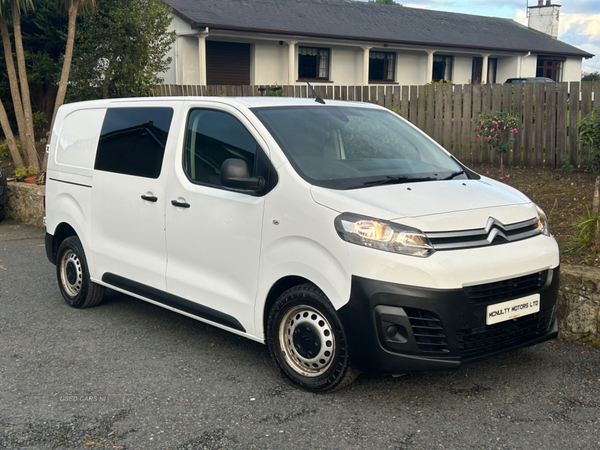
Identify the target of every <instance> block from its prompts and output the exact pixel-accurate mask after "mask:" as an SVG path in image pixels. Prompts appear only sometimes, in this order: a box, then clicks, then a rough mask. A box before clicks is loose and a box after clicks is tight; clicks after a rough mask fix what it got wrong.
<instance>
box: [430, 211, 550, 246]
mask: <svg viewBox="0 0 600 450" xmlns="http://www.w3.org/2000/svg"><path fill="white" fill-rule="evenodd" d="M425 234H426V235H427V237H428V238H429V241H430V242H431V245H433V248H435V249H436V250H437V251H439V250H458V249H464V248H476V247H485V246H487V245H498V244H506V243H508V242H515V241H519V240H521V239H527V238H530V237H534V236H538V235H539V234H540V229H539V228H538V219H537V217H534V218H532V219H529V220H525V221H523V222H517V223H512V224H509V225H504V224H503V223H501V222H499V221H498V220H496V219H494V218H493V217H490V218H489V219H488V221H487V224H486V226H485V227H484V228H478V229H474V230H462V231H434V232H426V233H425Z"/></svg>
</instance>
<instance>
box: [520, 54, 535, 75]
mask: <svg viewBox="0 0 600 450" xmlns="http://www.w3.org/2000/svg"><path fill="white" fill-rule="evenodd" d="M521 61H522V62H521V74H520V75H519V77H520V78H526V77H535V73H536V70H537V55H536V54H533V53H532V54H531V55H529V56H528V57H526V58H525V57H523V58H522V60H521Z"/></svg>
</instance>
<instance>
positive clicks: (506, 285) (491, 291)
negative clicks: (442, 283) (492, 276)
mask: <svg viewBox="0 0 600 450" xmlns="http://www.w3.org/2000/svg"><path fill="white" fill-rule="evenodd" d="M547 279H548V271H547V270H544V271H542V272H536V273H532V274H530V275H525V276H522V277H517V278H511V279H510V280H502V281H496V282H494V283H486V284H480V285H478V286H469V287H467V288H465V293H466V294H467V298H468V299H469V301H470V302H471V303H474V304H481V303H493V302H498V301H502V300H510V299H513V298H519V297H525V296H527V295H531V294H535V293H536V292H539V291H540V289H542V288H543V287H544V286H545V285H546V280H547Z"/></svg>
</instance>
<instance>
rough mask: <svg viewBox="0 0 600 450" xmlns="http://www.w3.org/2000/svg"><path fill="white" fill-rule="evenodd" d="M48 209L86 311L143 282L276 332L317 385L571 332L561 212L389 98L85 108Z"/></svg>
mask: <svg viewBox="0 0 600 450" xmlns="http://www.w3.org/2000/svg"><path fill="white" fill-rule="evenodd" d="M46 207H47V210H46V216H47V235H46V249H47V254H48V258H49V259H50V261H51V262H52V263H54V264H56V267H57V276H58V284H59V287H60V290H61V292H62V295H63V296H64V298H65V300H66V301H67V302H68V303H69V304H70V305H71V306H73V307H76V308H83V307H89V306H94V305H96V304H98V303H99V302H100V301H101V300H102V296H103V293H104V289H105V288H106V287H108V288H111V289H115V290H117V291H120V292H124V293H127V294H129V295H132V296H134V297H137V298H139V299H142V300H145V301H148V302H150V303H153V304H156V305H159V306H162V307H164V308H166V309H169V310H172V311H175V312H178V313H181V314H184V315H186V316H189V317H193V318H195V319H198V320H201V321H204V322H207V323H210V324H212V325H214V326H216V327H219V328H223V329H226V330H229V331H231V332H233V333H236V334H239V335H241V336H245V337H248V338H250V339H253V340H255V341H258V342H261V343H266V344H267V345H268V346H269V349H270V352H271V355H272V356H273V359H274V360H275V361H276V363H277V364H278V365H279V367H280V369H281V371H282V372H283V374H285V376H286V377H287V378H288V379H289V380H291V381H292V382H293V383H295V384H296V385H298V386H301V387H303V388H305V389H309V390H312V391H321V392H322V391H330V390H334V389H337V388H341V387H343V386H345V385H347V384H348V383H350V382H351V381H352V380H353V379H354V378H355V377H356V375H357V374H358V373H360V372H376V373H391V374H396V373H404V372H411V371H423V370H437V369H441V370H446V369H454V368H458V367H460V366H461V365H462V364H464V363H468V362H473V361H477V360H481V359H484V358H487V357H490V356H493V355H496V354H499V353H502V352H505V351H508V350H513V349H517V348H522V347H526V346H530V345H533V344H536V343H539V342H543V341H546V340H548V339H552V338H554V337H556V335H557V332H558V328H557V321H556V312H557V292H558V279H559V254H558V247H557V244H556V242H555V240H554V239H553V238H552V236H551V235H550V233H549V231H548V226H547V222H546V217H545V216H544V213H543V212H542V211H541V210H540V209H539V208H538V207H537V206H536V205H535V204H533V203H532V202H531V201H530V200H529V199H528V198H527V197H525V196H524V195H523V194H521V193H519V192H518V191H516V190H515V189H512V188H511V187H509V186H506V185H504V184H502V183H499V182H496V181H493V180H491V179H488V178H485V177H482V176H480V175H477V174H476V173H474V172H472V171H471V170H469V169H468V168H467V167H465V166H464V165H463V164H462V163H460V162H459V161H457V160H456V159H455V158H454V157H453V156H451V155H450V154H448V153H447V152H446V151H445V150H444V149H443V148H441V147H440V146H439V145H438V144H436V143H435V142H434V141H433V140H432V139H430V138H429V137H427V136H426V135H425V134H423V133H422V132H421V131H419V130H418V129H417V128H415V127H414V126H412V125H411V124H410V123H408V122H406V121H405V120H404V119H402V118H401V117H399V116H398V115H396V114H394V113H392V112H390V111H388V110H386V109H385V108H381V107H379V106H376V105H371V104H363V103H351V102H340V101H329V100H328V101H327V102H326V104H319V103H315V102H314V101H312V100H311V99H292V98H278V97H251V98H225V97H218V98H210V97H169V98H136V99H119V100H98V101H92V102H84V103H74V104H67V105H64V106H62V107H61V108H60V110H59V112H58V115H57V118H56V121H55V125H54V129H53V130H52V137H51V143H50V157H49V164H48V173H47V185H46Z"/></svg>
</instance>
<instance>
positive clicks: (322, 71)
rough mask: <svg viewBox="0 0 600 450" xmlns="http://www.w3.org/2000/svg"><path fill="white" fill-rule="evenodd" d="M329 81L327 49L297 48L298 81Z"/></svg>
mask: <svg viewBox="0 0 600 450" xmlns="http://www.w3.org/2000/svg"><path fill="white" fill-rule="evenodd" d="M305 78H307V79H309V80H329V49H328V48H314V47H300V48H298V79H300V80H303V79H305Z"/></svg>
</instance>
